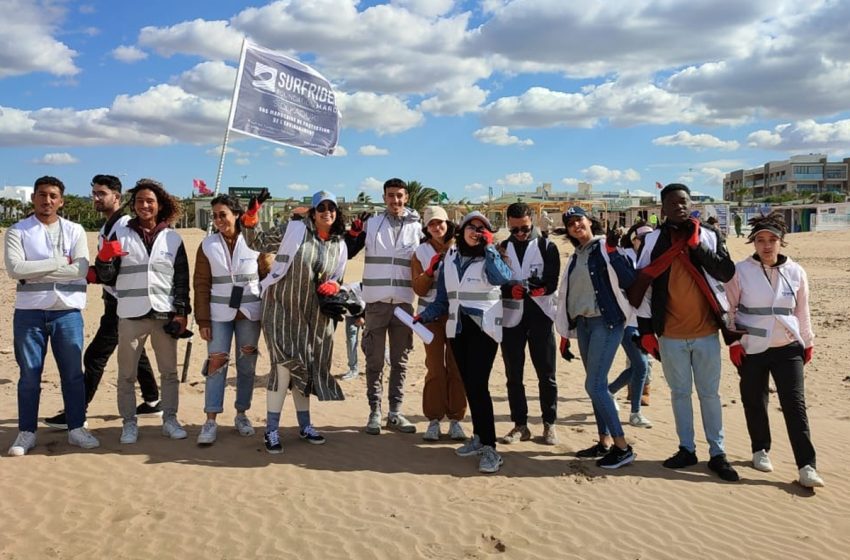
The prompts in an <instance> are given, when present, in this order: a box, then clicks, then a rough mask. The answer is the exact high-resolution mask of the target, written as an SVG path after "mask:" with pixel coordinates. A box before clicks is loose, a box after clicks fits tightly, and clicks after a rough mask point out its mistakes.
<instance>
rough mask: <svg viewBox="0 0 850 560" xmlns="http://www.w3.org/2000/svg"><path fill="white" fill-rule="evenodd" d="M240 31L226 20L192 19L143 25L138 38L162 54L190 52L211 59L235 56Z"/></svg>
mask: <svg viewBox="0 0 850 560" xmlns="http://www.w3.org/2000/svg"><path fill="white" fill-rule="evenodd" d="M242 38H243V35H242V33H240V32H239V31H237V30H235V29H234V28H233V27H231V26H230V25H229V24H228V22H226V21H206V20H203V19H200V18H198V19H195V20H192V21H184V22H182V23H178V24H177V25H172V26H170V27H153V26H148V27H143V28H142V30H141V31H140V32H139V39H138V42H139V44H140V45H142V46H143V47H147V48H150V49H153V50H155V51H156V52H157V53H159V54H161V55H162V56H166V57H169V56H172V55H174V54H190V55H196V56H201V57H204V58H209V59H212V60H238V59H239V53H240V51H241V48H242Z"/></svg>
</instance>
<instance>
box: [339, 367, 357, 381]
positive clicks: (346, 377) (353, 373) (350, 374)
mask: <svg viewBox="0 0 850 560" xmlns="http://www.w3.org/2000/svg"><path fill="white" fill-rule="evenodd" d="M359 376H360V372H359V371H357V370H356V369H350V370H348V371H346V372H345V373H343V374H342V376H341V377H340V379H341V380H342V381H351V380H352V379H357V378H358V377H359Z"/></svg>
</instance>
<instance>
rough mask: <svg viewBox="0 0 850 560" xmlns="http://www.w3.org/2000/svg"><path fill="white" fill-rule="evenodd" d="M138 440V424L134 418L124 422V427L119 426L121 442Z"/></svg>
mask: <svg viewBox="0 0 850 560" xmlns="http://www.w3.org/2000/svg"><path fill="white" fill-rule="evenodd" d="M138 440H139V425H138V424H136V422H135V420H131V421H129V422H124V427H123V428H121V439H120V440H119V441H120V442H121V443H136V442H137V441H138Z"/></svg>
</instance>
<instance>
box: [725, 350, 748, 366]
mask: <svg viewBox="0 0 850 560" xmlns="http://www.w3.org/2000/svg"><path fill="white" fill-rule="evenodd" d="M746 357H747V352H746V351H745V350H744V346H743V345H742V344H733V345H732V346H730V347H729V359H730V360H731V361H732V363H733V364H735V367H736V368H740V367H741V366H742V365H743V364H744V358H746Z"/></svg>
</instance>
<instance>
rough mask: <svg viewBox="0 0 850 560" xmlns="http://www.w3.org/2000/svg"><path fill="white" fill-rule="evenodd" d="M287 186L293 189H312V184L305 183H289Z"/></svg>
mask: <svg viewBox="0 0 850 560" xmlns="http://www.w3.org/2000/svg"><path fill="white" fill-rule="evenodd" d="M286 188H287V189H289V190H291V191H302V192H303V191H308V190H310V185H305V184H304V183H289V184H288V185H286Z"/></svg>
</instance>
